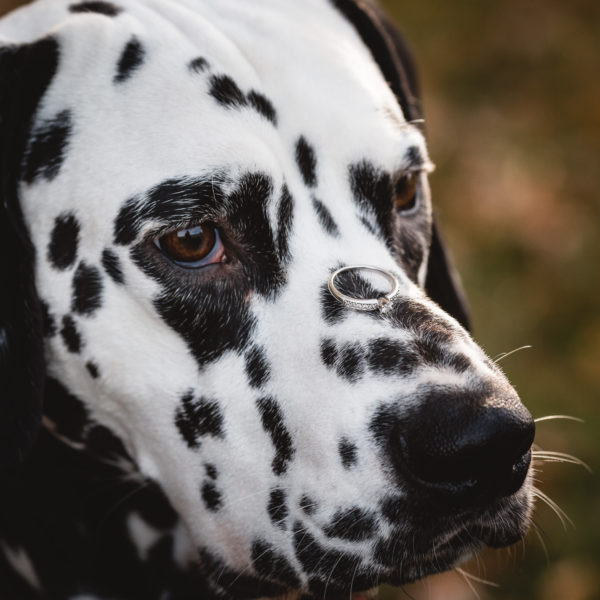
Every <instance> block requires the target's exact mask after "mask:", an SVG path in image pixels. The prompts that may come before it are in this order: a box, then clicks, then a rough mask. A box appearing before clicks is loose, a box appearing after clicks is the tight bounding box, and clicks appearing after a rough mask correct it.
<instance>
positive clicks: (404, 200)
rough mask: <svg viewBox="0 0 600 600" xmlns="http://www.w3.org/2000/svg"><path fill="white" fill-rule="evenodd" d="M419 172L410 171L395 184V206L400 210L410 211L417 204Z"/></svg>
mask: <svg viewBox="0 0 600 600" xmlns="http://www.w3.org/2000/svg"><path fill="white" fill-rule="evenodd" d="M418 181H419V175H418V173H408V174H407V175H404V176H403V177H400V179H398V181H396V185H395V186H394V207H395V209H396V210H398V211H408V210H410V209H411V208H414V207H415V206H416V205H417V183H418Z"/></svg>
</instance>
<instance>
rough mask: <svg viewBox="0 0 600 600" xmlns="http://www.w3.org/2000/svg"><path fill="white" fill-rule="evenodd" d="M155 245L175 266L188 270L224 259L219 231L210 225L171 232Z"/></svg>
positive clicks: (156, 241) (160, 238) (158, 239)
mask: <svg viewBox="0 0 600 600" xmlns="http://www.w3.org/2000/svg"><path fill="white" fill-rule="evenodd" d="M154 243H155V245H156V246H157V247H158V248H159V249H160V250H161V251H162V252H163V254H165V255H166V256H167V257H168V258H170V259H171V260H172V261H173V262H174V263H175V264H177V265H179V266H181V267H185V268H188V269H197V268H200V267H204V266H206V265H210V264H214V263H218V262H221V261H222V260H223V258H224V247H223V243H222V242H221V237H220V235H219V230H218V229H217V228H216V227H215V226H214V225H211V224H210V223H204V224H202V225H195V226H194V227H187V228H185V229H179V230H177V231H171V232H169V233H167V234H165V235H163V236H161V237H159V238H157V239H156V240H155V241H154Z"/></svg>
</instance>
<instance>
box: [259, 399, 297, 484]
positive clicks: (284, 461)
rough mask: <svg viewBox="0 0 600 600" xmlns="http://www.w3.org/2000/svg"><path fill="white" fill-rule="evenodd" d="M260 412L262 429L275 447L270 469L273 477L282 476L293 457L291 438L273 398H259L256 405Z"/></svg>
mask: <svg viewBox="0 0 600 600" xmlns="http://www.w3.org/2000/svg"><path fill="white" fill-rule="evenodd" d="M256 405H257V407H258V410H259V412H260V417H261V420H262V424H263V427H264V428H265V431H267V433H268V434H269V435H270V436H271V440H272V442H273V446H275V458H274V459H273V464H272V469H273V472H274V473H275V475H282V474H283V473H285V472H286V470H287V468H288V463H289V462H290V460H291V459H292V457H293V456H294V447H293V445H292V438H291V436H290V434H289V431H288V430H287V427H286V426H285V423H284V419H283V415H282V413H281V410H280V408H279V406H278V405H277V403H276V402H275V400H273V398H269V397H265V398H260V399H259V400H258V401H257V403H256Z"/></svg>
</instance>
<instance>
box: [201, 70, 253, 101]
mask: <svg viewBox="0 0 600 600" xmlns="http://www.w3.org/2000/svg"><path fill="white" fill-rule="evenodd" d="M209 93H210V95H211V96H212V97H213V98H214V99H215V100H216V101H217V102H218V103H219V104H222V105H223V106H226V107H227V108H231V107H240V106H246V104H247V100H246V96H245V95H244V92H242V90H240V88H239V87H238V85H237V83H236V82H235V81H234V80H233V79H231V77H229V76H228V75H213V76H212V77H211V78H210V92H209Z"/></svg>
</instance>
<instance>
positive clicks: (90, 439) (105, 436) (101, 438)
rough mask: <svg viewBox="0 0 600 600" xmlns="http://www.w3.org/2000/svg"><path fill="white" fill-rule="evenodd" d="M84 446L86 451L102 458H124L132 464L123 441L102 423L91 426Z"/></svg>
mask: <svg viewBox="0 0 600 600" xmlns="http://www.w3.org/2000/svg"><path fill="white" fill-rule="evenodd" d="M85 446H86V449H87V450H88V452H92V453H93V454H95V455H96V456H100V457H102V459H103V460H110V459H117V458H124V459H125V460H126V461H127V462H128V463H130V464H132V465H133V464H134V461H133V459H132V458H131V456H130V455H129V453H128V452H127V450H125V446H124V445H123V442H122V441H121V440H120V439H119V438H118V437H117V436H116V435H115V434H114V433H113V432H112V431H111V430H110V429H108V427H105V426H104V425H94V426H93V427H92V429H91V430H90V431H89V432H88V433H87V435H86V437H85Z"/></svg>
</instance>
